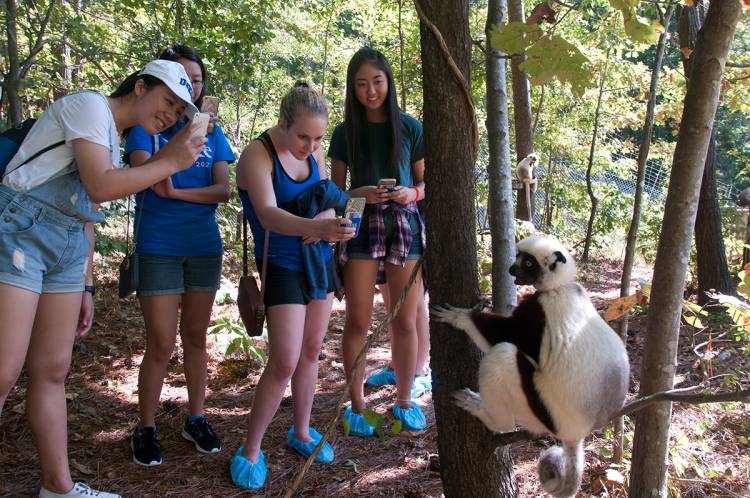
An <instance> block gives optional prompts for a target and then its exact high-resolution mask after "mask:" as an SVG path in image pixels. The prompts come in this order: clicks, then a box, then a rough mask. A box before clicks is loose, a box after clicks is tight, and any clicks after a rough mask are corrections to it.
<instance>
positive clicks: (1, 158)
mask: <svg viewBox="0 0 750 498" xmlns="http://www.w3.org/2000/svg"><path fill="white" fill-rule="evenodd" d="M34 123H36V119H34V118H29V119H27V120H25V121H23V122H22V123H20V124H18V125H16V126H12V127H10V128H8V129H7V130H5V131H4V132H2V133H0V178H2V177H3V176H5V168H6V167H7V166H8V164H9V163H10V161H11V159H13V156H15V155H16V152H18V149H19V148H20V147H21V144H22V143H23V140H24V139H25V138H26V135H28V134H29V131H31V127H32V126H34ZM63 144H65V140H62V141H60V142H57V143H54V144H51V145H48V146H46V147H43V148H42V149H41V150H39V151H37V152H36V153H34V154H32V155H31V157H29V158H27V159H26V160H25V161H24V162H22V163H21V164H19V165H18V166H17V167H16V168H15V169H18V168H20V167H21V166H23V165H24V164H26V163H28V162H31V161H32V160H34V159H36V158H37V157H39V156H41V155H42V154H44V153H45V152H48V151H50V150H52V149H54V148H56V147H59V146H61V145H63Z"/></svg>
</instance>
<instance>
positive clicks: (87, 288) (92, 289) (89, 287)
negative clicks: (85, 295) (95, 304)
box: [83, 285, 96, 296]
mask: <svg viewBox="0 0 750 498" xmlns="http://www.w3.org/2000/svg"><path fill="white" fill-rule="evenodd" d="M83 292H90V293H91V295H92V296H93V295H94V294H96V286H95V285H84V286H83Z"/></svg>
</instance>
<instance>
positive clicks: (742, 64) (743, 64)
mask: <svg viewBox="0 0 750 498" xmlns="http://www.w3.org/2000/svg"><path fill="white" fill-rule="evenodd" d="M724 65H725V66H726V67H736V68H739V69H748V68H750V62H730V61H727V63H726V64H724Z"/></svg>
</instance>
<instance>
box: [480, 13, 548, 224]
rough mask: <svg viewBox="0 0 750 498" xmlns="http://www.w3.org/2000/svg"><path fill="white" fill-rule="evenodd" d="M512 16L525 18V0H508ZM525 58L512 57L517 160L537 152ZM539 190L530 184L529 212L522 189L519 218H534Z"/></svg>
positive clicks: (518, 197)
mask: <svg viewBox="0 0 750 498" xmlns="http://www.w3.org/2000/svg"><path fill="white" fill-rule="evenodd" d="M508 20H509V21H510V22H524V20H525V18H524V12H523V0H510V1H509V2H508ZM488 37H489V35H488ZM488 39H489V38H488ZM525 60H526V56H525V55H516V56H513V58H511V60H510V70H511V81H512V83H513V126H514V130H515V138H516V163H518V162H520V161H521V160H522V159H523V158H525V157H526V156H528V155H529V154H531V153H532V152H534V136H533V134H532V128H531V94H530V92H529V79H528V78H527V77H526V73H524V72H523V71H521V70H520V69H519V68H518V66H519V65H520V64H521V63H522V62H523V61H525ZM535 192H536V184H535V183H532V184H530V185H529V197H530V198H531V199H530V200H531V202H530V203H528V204H529V205H530V206H531V212H529V210H528V208H527V201H526V190H525V189H521V190H519V191H518V194H517V197H516V198H517V199H518V202H516V218H518V219H519V220H526V221H534V211H535V209H534V205H535V202H534V199H535V195H534V193H535Z"/></svg>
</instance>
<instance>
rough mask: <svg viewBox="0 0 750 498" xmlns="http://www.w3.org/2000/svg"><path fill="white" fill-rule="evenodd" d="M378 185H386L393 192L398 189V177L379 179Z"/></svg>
mask: <svg viewBox="0 0 750 498" xmlns="http://www.w3.org/2000/svg"><path fill="white" fill-rule="evenodd" d="M378 187H384V188H385V189H386V190H387V191H388V192H393V191H394V190H395V189H396V179H395V178H381V179H380V180H378Z"/></svg>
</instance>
